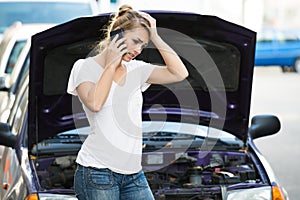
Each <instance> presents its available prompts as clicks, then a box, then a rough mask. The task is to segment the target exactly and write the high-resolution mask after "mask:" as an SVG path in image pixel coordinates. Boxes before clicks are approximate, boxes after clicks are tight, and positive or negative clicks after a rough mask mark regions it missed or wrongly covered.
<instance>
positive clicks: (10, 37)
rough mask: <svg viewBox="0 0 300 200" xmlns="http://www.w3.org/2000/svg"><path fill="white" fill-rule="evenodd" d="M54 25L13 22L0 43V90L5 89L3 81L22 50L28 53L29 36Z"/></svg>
mask: <svg viewBox="0 0 300 200" xmlns="http://www.w3.org/2000/svg"><path fill="white" fill-rule="evenodd" d="M52 26H54V24H22V23H20V22H15V23H14V24H13V25H12V26H10V27H9V28H8V29H7V30H6V31H5V33H4V35H3V40H2V42H1V43H0V88H4V87H5V82H6V81H5V79H6V78H7V77H8V76H9V75H10V74H11V73H12V71H13V69H14V66H15V64H16V62H17V59H18V57H19V55H20V53H21V52H22V50H23V48H24V47H25V45H26V43H27V45H26V48H25V51H27V53H28V52H29V48H30V40H31V36H32V35H34V34H36V33H38V32H41V31H44V30H46V29H48V28H50V27H52Z"/></svg>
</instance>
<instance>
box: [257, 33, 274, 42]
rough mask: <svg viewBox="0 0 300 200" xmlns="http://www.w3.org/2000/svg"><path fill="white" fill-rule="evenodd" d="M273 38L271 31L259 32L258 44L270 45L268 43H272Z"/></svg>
mask: <svg viewBox="0 0 300 200" xmlns="http://www.w3.org/2000/svg"><path fill="white" fill-rule="evenodd" d="M273 38H274V35H273V33H272V32H269V31H266V32H259V33H258V34H257V42H261V43H268V42H272V41H273Z"/></svg>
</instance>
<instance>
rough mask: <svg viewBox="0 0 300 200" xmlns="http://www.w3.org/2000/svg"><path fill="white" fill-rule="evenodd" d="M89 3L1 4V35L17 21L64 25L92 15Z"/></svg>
mask: <svg viewBox="0 0 300 200" xmlns="http://www.w3.org/2000/svg"><path fill="white" fill-rule="evenodd" d="M92 14H93V11H92V8H91V6H90V4H88V3H79V2H59V1H57V2H37V1H35V2H13V1H11V2H0V33H3V32H4V31H5V29H7V28H8V27H9V26H10V25H11V24H13V23H14V22H15V21H20V22H22V23H55V24H57V23H62V22H66V21H68V20H71V19H74V18H76V17H78V16H85V15H92Z"/></svg>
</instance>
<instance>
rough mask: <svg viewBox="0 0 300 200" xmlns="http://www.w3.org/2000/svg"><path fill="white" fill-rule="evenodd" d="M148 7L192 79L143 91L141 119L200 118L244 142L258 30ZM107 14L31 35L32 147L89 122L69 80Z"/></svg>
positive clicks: (148, 56)
mask: <svg viewBox="0 0 300 200" xmlns="http://www.w3.org/2000/svg"><path fill="white" fill-rule="evenodd" d="M149 13H150V14H151V15H152V16H153V17H154V18H156V20H157V27H162V28H163V29H160V28H159V30H158V31H159V33H160V35H161V37H162V38H163V39H164V40H165V41H166V42H167V43H168V44H169V45H170V46H172V47H173V49H175V51H177V53H178V54H179V55H180V57H181V58H182V60H183V61H184V62H185V64H186V66H187V68H188V71H189V77H188V78H187V79H186V80H184V81H182V82H180V83H175V84H169V85H151V86H150V88H149V89H148V90H146V92H144V107H143V119H144V120H168V121H177V122H178V121H181V122H188V123H197V124H201V125H206V126H211V127H214V128H217V129H221V130H224V131H227V132H229V133H232V134H233V135H235V136H237V137H238V138H240V139H242V140H245V138H246V135H247V132H248V121H249V111H250V98H251V87H252V76H253V66H254V63H253V62H254V49H255V42H256V33H255V32H253V31H251V30H248V29H246V28H244V27H241V26H239V25H236V24H233V23H230V22H227V21H225V20H223V19H220V18H218V17H215V16H206V15H199V14H192V13H182V12H162V11H155V12H153V11H152V12H149ZM109 16H110V15H109V14H103V15H100V16H95V17H86V18H78V19H75V20H72V21H69V22H67V23H64V24H61V25H58V26H55V27H53V28H51V29H49V30H47V31H44V32H42V33H39V34H36V35H34V36H33V37H32V49H31V54H30V59H31V62H30V86H29V94H30V95H29V141H28V142H29V147H32V146H33V145H34V144H35V143H36V142H37V141H41V140H43V139H46V138H48V137H50V136H53V135H55V134H57V133H59V132H62V131H66V130H69V129H72V128H75V124H76V127H77V126H78V125H79V126H84V125H87V120H86V119H85V115H84V114H83V110H82V109H80V108H81V107H80V106H78V105H79V102H78V101H76V100H74V97H72V96H71V95H70V94H67V93H66V88H67V83H68V78H69V74H70V71H71V69H72V66H73V63H74V62H75V61H76V60H77V59H79V58H86V57H87V56H88V55H90V54H91V52H92V49H93V48H94V47H95V44H96V43H97V41H99V40H100V38H101V37H102V36H103V32H102V30H103V26H104V25H105V24H106V23H107V22H108V20H109ZM150 46H151V44H150ZM138 59H142V60H145V61H146V62H154V63H162V62H163V61H162V59H161V57H160V56H159V54H158V52H157V50H156V49H154V48H149V49H145V50H144V51H143V53H142V54H141V55H140V56H139V58H138ZM76 104H78V105H77V106H76ZM75 107H76V108H79V109H74V108H75Z"/></svg>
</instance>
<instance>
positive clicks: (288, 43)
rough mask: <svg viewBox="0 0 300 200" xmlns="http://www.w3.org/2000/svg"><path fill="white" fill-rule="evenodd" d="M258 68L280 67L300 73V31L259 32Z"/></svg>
mask: <svg viewBox="0 0 300 200" xmlns="http://www.w3.org/2000/svg"><path fill="white" fill-rule="evenodd" d="M255 65H256V66H280V67H281V68H282V70H283V71H296V72H300V30H299V31H295V30H277V29H266V30H262V31H260V32H258V34H257V43H256V51H255Z"/></svg>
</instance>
